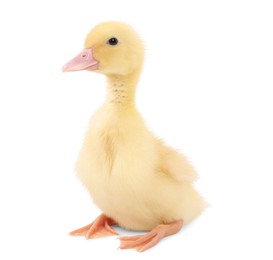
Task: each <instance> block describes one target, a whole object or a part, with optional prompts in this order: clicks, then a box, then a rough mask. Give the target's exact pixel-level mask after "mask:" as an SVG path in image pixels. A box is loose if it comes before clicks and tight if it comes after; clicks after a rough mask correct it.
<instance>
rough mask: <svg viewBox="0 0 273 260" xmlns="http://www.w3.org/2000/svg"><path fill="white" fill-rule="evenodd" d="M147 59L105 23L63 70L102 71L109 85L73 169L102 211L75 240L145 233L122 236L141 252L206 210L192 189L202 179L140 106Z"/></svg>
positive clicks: (118, 26) (134, 38)
mask: <svg viewBox="0 0 273 260" xmlns="http://www.w3.org/2000/svg"><path fill="white" fill-rule="evenodd" d="M143 59H144V46H143V43H142V40H141V39H140V37H139V36H138V34H137V33H136V32H135V31H134V29H133V28H132V27H130V26H129V25H127V24H125V23H122V22H104V23H101V24H99V25H97V26H96V27H95V28H94V29H92V30H91V31H90V32H89V33H88V35H87V37H86V40H85V43H84V49H83V50H82V51H81V52H80V53H79V54H78V55H77V56H76V57H75V58H73V59H72V60H71V61H69V62H68V63H67V64H65V65H64V67H63V72H68V71H79V70H87V71H94V72H98V73H102V74H104V75H105V76H106V77H107V80H108V84H107V88H108V91H107V97H106V101H105V103H104V104H103V106H102V107H101V108H100V109H99V110H98V111H97V112H96V113H95V114H94V116H93V117H92V118H91V120H90V124H89V127H88V130H87V133H86V136H85V139H84V142H83V145H82V149H81V151H80V154H79V157H78V161H77V163H76V172H77V176H78V177H79V179H80V180H81V181H82V183H83V184H84V186H85V187H86V188H87V190H88V191H89V192H90V195H91V197H92V199H93V201H94V203H95V204H96V205H97V206H98V207H99V208H100V209H101V211H102V212H103V213H102V214H101V215H100V216H99V217H98V218H97V219H95V221H93V222H92V223H91V224H89V225H87V226H84V227H82V228H80V229H77V230H75V231H72V232H71V233H70V234H71V235H80V236H85V237H86V238H87V239H88V238H94V237H102V236H108V235H117V232H116V231H115V230H114V229H113V228H112V226H113V225H119V226H121V227H123V228H125V229H128V230H134V231H147V232H148V233H145V234H144V235H137V236H131V237H121V238H120V241H121V244H120V248H121V249H127V248H135V249H136V250H137V251H139V252H142V251H145V250H147V249H149V248H151V247H153V246H154V245H156V244H157V243H158V242H159V241H160V240H161V239H162V238H164V237H166V236H169V235H172V234H175V233H177V232H178V231H179V230H180V229H181V228H182V226H183V225H186V224H187V223H189V222H190V221H192V220H193V219H195V218H196V217H197V216H199V215H200V214H201V212H202V211H203V210H204V208H205V207H206V203H205V202H204V200H203V198H202V197H201V196H200V195H199V194H198V192H197V191H196V190H195V188H194V187H193V182H194V181H195V180H196V178H197V175H196V172H195V170H194V169H193V167H192V166H191V164H190V163H189V162H188V160H187V159H186V157H184V156H183V155H182V154H180V153H179V152H178V151H176V150H175V149H173V148H171V147H168V146H167V145H165V144H164V142H163V141H162V140H161V139H159V138H157V137H156V136H154V135H153V134H152V133H151V132H150V131H149V130H148V128H147V127H146V125H145V122H144V120H143V118H142V117H141V115H140V113H139V112H138V110H137V108H136V105H135V91H136V86H137V83H138V79H139V76H140V73H141V69H142V65H143Z"/></svg>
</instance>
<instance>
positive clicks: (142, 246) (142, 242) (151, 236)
mask: <svg viewBox="0 0 273 260" xmlns="http://www.w3.org/2000/svg"><path fill="white" fill-rule="evenodd" d="M182 226H183V221H182V220H179V221H174V222H172V223H170V224H162V225H158V226H157V227H155V228H154V229H152V230H151V231H150V232H149V233H147V234H145V235H138V236H132V237H121V238H120V241H121V244H120V248H121V249H129V248H135V249H136V250H137V251H138V252H143V251H145V250H147V249H149V248H151V247H153V246H155V245H156V244H157V243H158V242H159V241H160V240H161V239H162V238H164V237H166V236H170V235H173V234H175V233H177V232H178V231H179V230H180V229H181V228H182Z"/></svg>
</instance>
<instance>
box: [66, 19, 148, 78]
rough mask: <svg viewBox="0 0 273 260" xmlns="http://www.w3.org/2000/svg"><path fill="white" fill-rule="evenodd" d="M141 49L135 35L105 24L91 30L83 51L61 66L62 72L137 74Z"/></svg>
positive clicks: (124, 27)
mask: <svg viewBox="0 0 273 260" xmlns="http://www.w3.org/2000/svg"><path fill="white" fill-rule="evenodd" d="M143 56H144V46H143V44H142V41H141V39H140V37H139V36H138V34H137V33H136V32H135V31H134V30H133V29H132V28H131V27H130V26H129V25H127V24H125V23H122V22H105V23H101V24H99V25H97V26H96V27H95V28H94V29H92V30H91V31H90V32H89V33H88V35H87V37H86V39H85V43H84V49H83V50H82V51H81V52H80V53H79V54H78V55H77V56H76V57H75V58H73V59H72V60H71V61H69V62H68V63H67V64H65V65H64V66H63V72H68V71H79V70H88V71H96V72H99V73H103V74H105V75H108V76H113V75H124V76H125V75H130V74H134V73H137V72H140V70H141V67H142V63H143Z"/></svg>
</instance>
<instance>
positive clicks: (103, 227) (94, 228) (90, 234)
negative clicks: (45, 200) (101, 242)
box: [69, 214, 118, 239]
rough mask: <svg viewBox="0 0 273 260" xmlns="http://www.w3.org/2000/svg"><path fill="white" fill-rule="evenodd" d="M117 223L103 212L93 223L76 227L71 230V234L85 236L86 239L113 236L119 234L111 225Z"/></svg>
mask: <svg viewBox="0 0 273 260" xmlns="http://www.w3.org/2000/svg"><path fill="white" fill-rule="evenodd" d="M116 224H117V223H116V222H115V221H114V220H113V219H111V218H109V217H107V216H105V215H104V214H101V215H100V216H99V217H97V218H96V219H95V221H94V222H92V223H91V224H89V225H87V226H84V227H82V228H79V229H76V230H74V231H72V232H70V233H69V235H71V236H85V237H86V239H89V238H97V237H105V236H113V235H117V234H118V233H117V232H116V231H115V230H114V229H112V228H111V226H113V225H116Z"/></svg>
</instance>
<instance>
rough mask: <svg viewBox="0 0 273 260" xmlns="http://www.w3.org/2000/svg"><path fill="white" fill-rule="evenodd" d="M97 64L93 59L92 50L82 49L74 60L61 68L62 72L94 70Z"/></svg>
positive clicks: (97, 66)
mask: <svg viewBox="0 0 273 260" xmlns="http://www.w3.org/2000/svg"><path fill="white" fill-rule="evenodd" d="M98 68H99V62H98V61H97V60H95V59H94V57H93V54H92V49H83V50H82V51H81V52H80V53H79V54H78V55H77V56H76V57H75V58H73V59H72V60H71V61H69V62H68V63H66V64H65V65H64V66H63V72H68V71H78V70H96V69H98Z"/></svg>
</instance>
